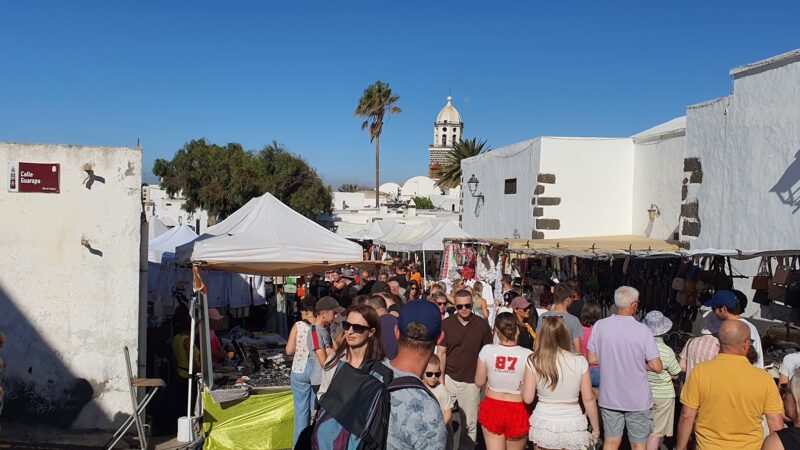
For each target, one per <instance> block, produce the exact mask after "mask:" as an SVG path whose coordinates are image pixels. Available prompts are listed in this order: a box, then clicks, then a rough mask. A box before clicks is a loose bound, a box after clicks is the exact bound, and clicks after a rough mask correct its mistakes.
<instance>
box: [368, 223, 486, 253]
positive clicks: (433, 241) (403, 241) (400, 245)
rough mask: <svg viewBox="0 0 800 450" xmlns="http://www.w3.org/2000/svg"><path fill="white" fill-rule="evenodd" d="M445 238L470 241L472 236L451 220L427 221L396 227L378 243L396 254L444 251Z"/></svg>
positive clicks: (377, 240)
mask: <svg viewBox="0 0 800 450" xmlns="http://www.w3.org/2000/svg"><path fill="white" fill-rule="evenodd" d="M445 238H453V239H469V238H472V236H471V235H470V234H469V233H467V232H466V231H464V230H462V229H461V228H459V227H458V225H456V224H455V222H453V221H450V220H446V221H437V222H432V221H425V222H421V223H416V224H399V225H396V226H395V227H394V228H393V229H392V230H391V231H390V232H388V233H386V234H385V235H383V236H381V237H380V238H378V239H376V242H378V243H379V244H381V245H383V246H385V247H386V249H387V250H389V251H395V252H419V251H442V250H444V244H443V242H442V241H443V240H444V239H445Z"/></svg>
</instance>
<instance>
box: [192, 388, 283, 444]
mask: <svg viewBox="0 0 800 450" xmlns="http://www.w3.org/2000/svg"><path fill="white" fill-rule="evenodd" d="M203 405H204V411H203V431H204V432H205V435H206V442H205V446H204V448H205V449H206V450H223V449H224V450H229V449H247V450H251V449H252V450H256V449H285V448H292V433H293V431H294V405H293V404H292V391H284V392H277V393H271V394H255V395H250V396H249V397H247V398H245V399H241V400H234V401H232V402H226V403H214V401H213V400H212V399H211V395H210V394H209V393H208V392H203Z"/></svg>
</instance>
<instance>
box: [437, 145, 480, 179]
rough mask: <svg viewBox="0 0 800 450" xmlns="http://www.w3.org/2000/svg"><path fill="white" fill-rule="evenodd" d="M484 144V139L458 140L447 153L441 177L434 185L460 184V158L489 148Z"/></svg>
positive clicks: (477, 153) (474, 154) (478, 153)
mask: <svg viewBox="0 0 800 450" xmlns="http://www.w3.org/2000/svg"><path fill="white" fill-rule="evenodd" d="M485 146H486V140H483V141H480V142H478V141H477V139H475V138H472V139H465V140H463V141H459V142H457V143H456V145H454V146H453V148H452V149H450V151H449V152H448V153H447V160H446V161H445V162H444V164H442V169H441V172H440V174H441V178H440V179H439V181H437V182H436V186H439V187H443V188H452V187H456V186H458V185H459V184H461V160H462V159H465V158H471V157H473V156H477V155H480V154H481V153H484V152H488V151H489V150H491V148H489V147H488V146H486V148H484V147H485Z"/></svg>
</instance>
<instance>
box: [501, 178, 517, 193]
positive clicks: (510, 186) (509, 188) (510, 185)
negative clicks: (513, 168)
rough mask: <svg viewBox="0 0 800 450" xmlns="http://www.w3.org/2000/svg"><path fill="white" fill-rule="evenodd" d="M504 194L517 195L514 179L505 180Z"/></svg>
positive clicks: (515, 180)
mask: <svg viewBox="0 0 800 450" xmlns="http://www.w3.org/2000/svg"><path fill="white" fill-rule="evenodd" d="M504 192H505V193H506V194H516V193H517V179H516V178H506V186H505V191H504Z"/></svg>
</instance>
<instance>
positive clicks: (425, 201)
mask: <svg viewBox="0 0 800 450" xmlns="http://www.w3.org/2000/svg"><path fill="white" fill-rule="evenodd" d="M414 204H415V205H416V206H417V209H433V208H434V206H433V202H432V201H431V199H430V198H428V197H414Z"/></svg>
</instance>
